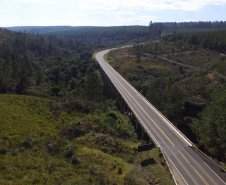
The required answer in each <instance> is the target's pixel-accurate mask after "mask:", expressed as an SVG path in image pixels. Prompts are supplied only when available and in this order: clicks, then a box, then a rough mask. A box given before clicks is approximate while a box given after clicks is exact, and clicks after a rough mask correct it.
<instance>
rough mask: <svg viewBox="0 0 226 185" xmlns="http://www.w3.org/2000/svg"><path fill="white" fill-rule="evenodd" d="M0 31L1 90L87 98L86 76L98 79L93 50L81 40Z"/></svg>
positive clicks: (87, 78)
mask: <svg viewBox="0 0 226 185" xmlns="http://www.w3.org/2000/svg"><path fill="white" fill-rule="evenodd" d="M0 32H1V34H0V41H1V42H0V48H1V49H0V84H1V85H0V92H1V93H13V92H16V93H17V94H40V95H41V94H43V95H46V96H47V95H56V96H81V97H86V92H88V90H86V88H88V86H87V85H86V84H87V83H90V82H89V81H88V80H92V79H91V78H89V75H91V76H95V75H96V76H98V78H100V74H99V73H98V71H97V63H96V62H95V61H94V60H93V59H92V53H90V50H89V49H88V48H87V47H86V46H85V45H84V44H83V43H81V42H80V41H77V40H75V39H59V38H55V37H54V36H43V35H32V34H25V33H21V32H18V33H17V32H11V31H8V30H3V29H2V30H0ZM97 82H98V81H97ZM94 84H95V82H94ZM96 85H97V86H98V84H96ZM100 96H101V93H100Z"/></svg>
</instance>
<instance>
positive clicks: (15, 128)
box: [0, 95, 173, 184]
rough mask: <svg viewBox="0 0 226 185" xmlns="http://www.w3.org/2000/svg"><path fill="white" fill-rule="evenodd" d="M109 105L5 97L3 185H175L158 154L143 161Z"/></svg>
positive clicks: (0, 156)
mask: <svg viewBox="0 0 226 185" xmlns="http://www.w3.org/2000/svg"><path fill="white" fill-rule="evenodd" d="M76 101H77V103H78V102H80V105H82V107H81V108H80V109H73V107H74V104H75V102H76ZM106 103H107V102H106ZM108 104H109V106H108V110H106V111H105V112H104V111H102V110H101V109H96V110H93V109H92V108H91V107H89V108H88V107H86V106H87V102H84V103H83V102H81V101H80V100H76V99H73V100H71V99H56V100H54V99H47V98H39V97H32V96H24V95H0V112H1V113H0V115H1V116H0V184H8V183H11V184H156V183H158V184H173V181H172V179H171V177H170V174H169V171H168V170H167V166H166V164H165V162H164V159H163V158H162V157H159V152H158V150H157V149H156V148H154V149H152V150H151V151H150V152H149V157H148V156H147V153H146V152H144V153H143V154H142V156H140V154H138V153H137V146H138V145H139V144H141V143H140V142H139V141H138V140H137V138H136V134H135V132H134V129H133V127H132V124H131V123H130V122H129V120H128V118H127V117H125V116H122V115H121V114H120V113H119V112H117V111H113V110H111V107H114V106H113V104H112V103H110V101H109V102H108ZM76 107H77V106H76ZM85 107H86V108H85ZM86 109H92V110H93V111H92V113H87V111H84V110H86ZM88 112H91V111H88ZM159 174H161V178H160V176H159Z"/></svg>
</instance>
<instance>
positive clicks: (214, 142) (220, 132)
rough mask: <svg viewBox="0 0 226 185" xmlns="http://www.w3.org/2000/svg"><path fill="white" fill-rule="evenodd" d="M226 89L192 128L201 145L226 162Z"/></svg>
mask: <svg viewBox="0 0 226 185" xmlns="http://www.w3.org/2000/svg"><path fill="white" fill-rule="evenodd" d="M225 105H226V89H225V90H224V91H222V92H220V93H219V94H217V95H216V97H215V98H214V99H213V101H212V102H211V103H210V104H209V105H208V106H207V107H206V108H205V109H204V111H203V112H201V114H200V115H199V118H197V119H195V120H194V122H193V124H192V126H191V128H192V130H194V132H195V133H196V135H197V138H198V144H199V146H203V147H204V148H205V150H206V151H208V152H209V153H210V154H211V155H212V156H214V157H216V158H218V159H219V160H222V161H224V162H226V158H225V156H226V124H225V123H226V106H225Z"/></svg>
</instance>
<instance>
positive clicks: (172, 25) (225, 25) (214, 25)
mask: <svg viewBox="0 0 226 185" xmlns="http://www.w3.org/2000/svg"><path fill="white" fill-rule="evenodd" d="M149 27H158V28H161V29H185V28H187V29H189V28H199V29H226V21H215V22H210V21H208V22H204V21H198V22H193V21H191V22H178V23H177V22H156V23H153V22H152V21H151V22H150V23H149Z"/></svg>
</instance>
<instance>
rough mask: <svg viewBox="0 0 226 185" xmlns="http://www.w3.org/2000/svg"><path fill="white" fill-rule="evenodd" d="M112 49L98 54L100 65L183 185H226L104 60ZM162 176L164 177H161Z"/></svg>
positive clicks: (185, 140)
mask: <svg viewBox="0 0 226 185" xmlns="http://www.w3.org/2000/svg"><path fill="white" fill-rule="evenodd" d="M109 51H110V50H104V51H100V52H98V53H97V54H96V55H95V58H96V59H97V61H98V63H99V64H100V66H101V68H102V69H103V70H104V72H105V73H106V74H107V75H108V77H109V78H110V80H111V81H112V83H113V84H114V86H115V87H116V89H117V90H118V91H119V92H120V94H121V95H122V97H123V98H124V100H125V101H126V103H127V104H129V106H130V107H132V111H133V113H134V114H135V115H136V117H137V118H139V121H140V122H141V123H142V124H144V128H145V130H146V131H147V132H148V133H149V135H151V136H152V137H153V138H152V139H153V140H154V141H155V143H156V144H157V145H158V147H160V148H161V150H162V151H163V153H164V154H165V156H167V158H168V160H169V161H170V162H171V164H172V165H173V166H174V167H175V168H176V170H177V172H178V173H179V174H180V176H181V179H183V181H184V182H183V184H189V185H190V184H197V185H202V184H209V185H215V184H216V185H218V184H219V185H221V184H222V185H223V184H226V183H225V182H224V181H223V180H222V179H221V178H220V177H219V176H218V175H217V174H216V173H215V172H214V171H213V170H212V169H211V168H210V167H209V166H208V165H207V164H206V163H205V162H204V161H203V160H202V159H201V158H200V157H199V156H198V155H197V154H196V153H195V152H194V151H193V150H192V149H191V147H190V146H191V145H192V143H191V142H190V141H189V140H188V139H187V138H186V137H184V136H183V134H182V133H180V132H179V131H178V130H177V129H175V128H174V126H172V125H171V124H170V123H169V121H167V120H166V119H165V117H164V116H162V115H161V113H159V112H158V111H157V110H156V109H155V108H154V107H153V105H151V104H150V103H149V102H148V101H147V100H146V99H145V98H144V97H143V96H142V95H141V94H140V93H139V92H138V91H137V90H136V89H135V88H134V87H132V86H131V85H130V84H129V83H128V82H127V81H126V80H125V79H124V78H122V77H121V76H120V75H119V74H118V73H117V72H116V71H115V70H114V69H113V68H112V67H111V66H110V65H109V64H108V63H107V62H105V60H104V54H105V53H107V52H109ZM159 175H161V174H159Z"/></svg>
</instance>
